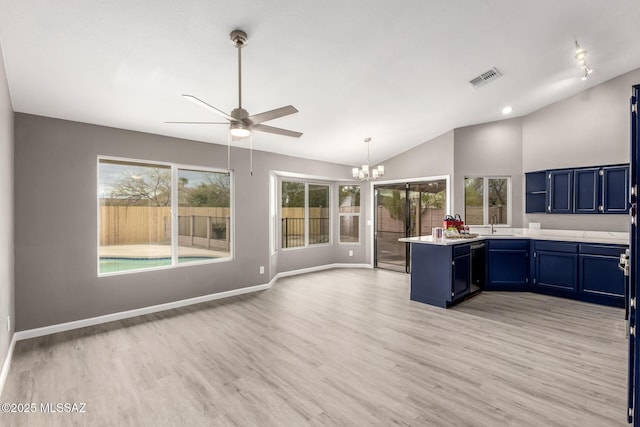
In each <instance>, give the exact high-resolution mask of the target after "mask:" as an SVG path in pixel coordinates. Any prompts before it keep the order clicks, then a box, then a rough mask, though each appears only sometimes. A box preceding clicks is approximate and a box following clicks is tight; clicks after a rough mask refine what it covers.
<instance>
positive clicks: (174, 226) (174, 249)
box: [96, 155, 236, 277]
mask: <svg viewBox="0 0 640 427" xmlns="http://www.w3.org/2000/svg"><path fill="white" fill-rule="evenodd" d="M101 161H112V162H126V163H140V164H141V165H151V166H162V167H170V168H171V265H163V266H158V267H149V268H139V269H135V270H123V271H114V272H110V273H100V191H99V187H100V162H101ZM179 170H191V171H198V172H215V173H225V174H229V219H230V230H229V233H230V236H229V240H230V241H229V256H228V257H222V258H215V259H203V260H202V261H189V262H182V263H179V262H178V246H179V245H178V234H179V229H178V171H179ZM234 181H235V179H234V174H233V171H232V170H228V169H221V168H211V167H205V166H197V165H186V164H180V163H170V162H162V161H155V160H142V159H132V158H127V157H114V156H103V155H99V156H97V159H96V224H97V227H96V232H97V238H96V271H97V272H98V277H106V276H117V275H122V274H135V273H144V272H148V271H157V270H166V269H171V268H182V267H192V266H195V265H203V264H217V263H222V262H229V261H233V260H234V258H235V222H236V221H235V196H234V193H235V191H234V187H235V184H234Z"/></svg>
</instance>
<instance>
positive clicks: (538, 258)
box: [400, 229, 629, 308]
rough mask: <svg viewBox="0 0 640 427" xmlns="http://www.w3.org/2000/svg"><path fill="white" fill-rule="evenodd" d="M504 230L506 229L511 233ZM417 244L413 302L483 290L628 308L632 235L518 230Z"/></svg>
mask: <svg viewBox="0 0 640 427" xmlns="http://www.w3.org/2000/svg"><path fill="white" fill-rule="evenodd" d="M503 233H504V232H503ZM400 241H403V242H408V243H411V300H413V301H419V302H422V303H425V304H431V305H435V306H438V307H443V308H448V307H451V306H453V305H455V304H457V303H459V302H461V301H463V300H465V299H467V298H469V297H471V296H474V295H476V294H478V293H479V292H481V291H492V290H493V291H496V290H498V291H521V292H539V293H545V294H550V295H555V296H559V297H565V298H573V299H578V300H582V301H587V302H593V303H598V304H606V305H612V306H618V307H624V297H625V278H624V274H623V272H622V271H621V270H620V269H619V268H618V262H619V259H620V255H621V254H623V253H624V252H625V250H626V249H627V247H628V243H629V235H628V233H624V232H595V231H594V232H590V231H565V230H528V229H527V230H516V231H514V232H513V233H509V234H493V235H479V236H477V237H473V238H456V239H446V238H445V239H435V240H434V239H432V237H431V236H420V237H410V238H404V239H400Z"/></svg>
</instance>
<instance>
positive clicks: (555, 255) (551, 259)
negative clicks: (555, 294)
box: [533, 241, 578, 293]
mask: <svg viewBox="0 0 640 427" xmlns="http://www.w3.org/2000/svg"><path fill="white" fill-rule="evenodd" d="M533 257H534V258H533V259H534V261H533V264H534V272H535V273H534V274H535V277H534V279H533V284H534V286H535V287H537V288H542V289H545V288H546V289H549V290H555V291H562V292H572V293H575V292H576V291H577V289H578V244H577V243H564V242H545V241H535V242H534V243H533Z"/></svg>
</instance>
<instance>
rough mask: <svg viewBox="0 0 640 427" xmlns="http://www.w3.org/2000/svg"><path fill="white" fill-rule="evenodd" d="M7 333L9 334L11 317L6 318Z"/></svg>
mask: <svg viewBox="0 0 640 427" xmlns="http://www.w3.org/2000/svg"><path fill="white" fill-rule="evenodd" d="M7 332H11V316H7Z"/></svg>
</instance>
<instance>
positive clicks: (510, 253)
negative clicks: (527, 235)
mask: <svg viewBox="0 0 640 427" xmlns="http://www.w3.org/2000/svg"><path fill="white" fill-rule="evenodd" d="M487 247H488V252H487V254H488V255H487V283H486V285H485V287H484V289H485V290H493V291H521V290H525V289H526V287H527V286H528V285H529V241H528V240H489V242H488V244H487Z"/></svg>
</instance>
